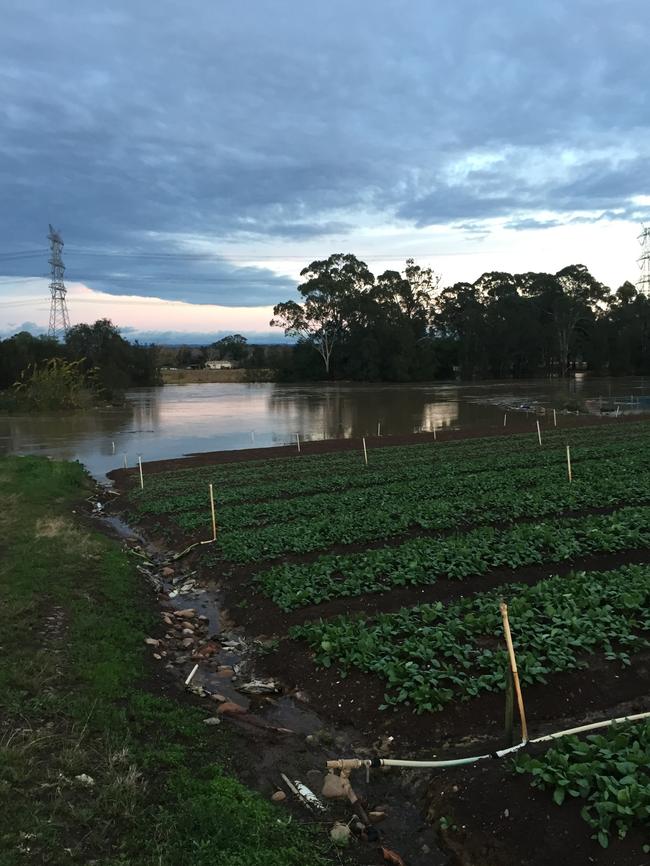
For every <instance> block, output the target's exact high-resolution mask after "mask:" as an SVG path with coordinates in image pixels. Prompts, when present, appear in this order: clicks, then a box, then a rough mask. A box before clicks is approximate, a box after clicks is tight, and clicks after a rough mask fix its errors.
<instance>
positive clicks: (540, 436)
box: [535, 421, 542, 445]
mask: <svg viewBox="0 0 650 866" xmlns="http://www.w3.org/2000/svg"><path fill="white" fill-rule="evenodd" d="M535 423H536V424H537V438H538V439H539V444H540V445H541V444H542V431H541V430H540V429H539V421H536V422H535Z"/></svg>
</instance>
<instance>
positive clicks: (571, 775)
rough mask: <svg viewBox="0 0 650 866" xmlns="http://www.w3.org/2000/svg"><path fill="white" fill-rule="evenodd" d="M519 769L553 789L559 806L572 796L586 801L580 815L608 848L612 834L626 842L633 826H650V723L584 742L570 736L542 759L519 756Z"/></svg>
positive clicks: (613, 730)
mask: <svg viewBox="0 0 650 866" xmlns="http://www.w3.org/2000/svg"><path fill="white" fill-rule="evenodd" d="M515 769H516V770H517V772H518V773H528V774H530V775H532V777H533V780H532V784H533V785H534V786H536V787H539V788H544V789H547V790H549V791H552V794H553V800H554V801H555V803H556V804H557V805H558V806H561V805H562V804H563V803H564V801H565V799H566V798H567V797H573V798H578V799H582V800H584V801H586V802H585V805H584V806H583V808H582V810H581V813H580V814H581V815H582V817H583V818H584V820H585V821H586V822H587V823H588V824H589V826H590V827H591V828H592V829H593V830H594V835H593V837H592V838H594V839H597V840H598V842H599V843H600V844H601V845H602V847H603V848H607V847H608V845H609V842H610V839H611V837H612V835H614V834H615V835H616V836H618V837H619V838H621V839H623V838H625V836H626V835H627V833H628V831H629V830H630V829H631V828H632V827H634V826H644V825H647V824H648V822H650V721H649V720H646V721H641V722H637V723H636V724H629V725H622V726H618V727H613V728H609V729H607V730H606V731H605V732H604V733H599V734H592V735H590V736H587V737H585V738H584V739H581V738H579V737H577V736H571V737H565V738H563V739H561V740H559V741H558V742H557V744H555V745H553V746H552V747H551V748H550V749H548V751H547V752H546V753H545V754H544V755H543V756H542V757H539V758H537V757H533V756H531V755H527V754H523V755H521V756H519V757H518V759H517V761H516V762H515Z"/></svg>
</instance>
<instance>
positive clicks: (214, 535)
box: [208, 484, 217, 541]
mask: <svg viewBox="0 0 650 866" xmlns="http://www.w3.org/2000/svg"><path fill="white" fill-rule="evenodd" d="M208 486H209V488H210V511H211V512H212V540H213V541H216V540H217V517H216V515H215V513H214V492H213V490H212V484H210V485H208Z"/></svg>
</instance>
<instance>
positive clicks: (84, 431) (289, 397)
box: [0, 376, 650, 479]
mask: <svg viewBox="0 0 650 866" xmlns="http://www.w3.org/2000/svg"><path fill="white" fill-rule="evenodd" d="M648 395H650V380H644V379H640V378H635V379H590V378H587V377H581V376H578V378H577V379H571V380H569V381H566V382H560V381H555V380H554V381H549V380H535V381H527V382H474V383H461V382H440V383H435V384H410V385H355V384H349V383H341V384H332V385H321V384H313V385H312V384H309V385H274V384H268V383H264V384H241V385H240V384H223V385H222V384H200V385H165V386H163V387H161V388H142V389H136V390H133V391H130V392H128V394H127V403H126V406H125V407H123V408H120V409H102V410H97V411H90V412H85V413H79V414H75V415H0V453H14V454H46V455H49V456H52V457H57V458H64V459H72V460H74V459H78V460H81V461H82V462H83V463H84V464H85V465H86V466H87V467H88V469H89V470H90V472H92V474H93V475H95V476H96V477H97V478H100V479H101V478H103V477H104V475H105V473H106V472H107V471H109V470H110V469H114V468H116V467H118V466H122V465H124V460H125V457H126V461H127V463H128V465H129V466H133V465H134V464H135V461H136V460H137V456H138V455H139V454H140V455H142V459H143V461H146V460H157V459H162V458H170V457H180V456H181V455H183V454H188V453H192V452H197V451H214V450H221V449H228V450H229V449H234V448H248V447H251V446H256V447H263V446H269V445H280V444H285V443H289V442H295V441H296V434H299V435H300V437H301V439H303V440H309V439H330V438H335V437H359V436H365V435H374V434H376V433H377V425H378V424H379V425H380V429H381V433H382V434H385V435H390V434H397V433H412V432H414V431H416V430H421V429H423V430H431V429H432V428H433V427H434V426H436V427H437V428H440V427H461V428H480V427H488V426H493V425H496V424H498V423H499V421H500V419H501V418H502V417H503V412H504V407H511V408H512V409H514V410H517V411H525V409H526V407H530V408H537V407H545V408H557V409H558V410H561V409H563V408H566V407H571V408H573V409H575V408H579V409H580V410H581V411H591V412H595V413H597V412H598V411H599V409H600V406H601V403H602V406H603V407H604V408H605V409H612V408H614V409H615V407H616V406H618V407H619V411H621V412H629V411H635V412H636V411H639V409H641V408H645V409H646V410H647V409H648V408H650V401H649V400H648Z"/></svg>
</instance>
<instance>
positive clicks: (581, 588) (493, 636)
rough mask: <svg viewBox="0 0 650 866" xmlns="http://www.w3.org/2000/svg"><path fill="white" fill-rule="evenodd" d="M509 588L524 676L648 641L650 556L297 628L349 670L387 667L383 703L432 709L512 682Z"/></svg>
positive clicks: (323, 656) (624, 653) (622, 654)
mask: <svg viewBox="0 0 650 866" xmlns="http://www.w3.org/2000/svg"><path fill="white" fill-rule="evenodd" d="M502 598H505V599H507V601H508V603H509V616H510V624H511V629H512V635H513V641H514V645H515V649H516V652H517V664H518V668H519V673H520V677H521V680H522V683H523V684H524V686H525V685H527V684H530V683H536V682H546V677H547V676H548V675H549V674H551V673H553V672H560V671H567V670H572V669H576V668H579V667H581V666H582V665H583V664H584V662H583V661H581V660H582V659H584V656H585V654H587V653H590V654H595V653H599V654H601V655H604V656H605V657H606V658H607V659H609V660H612V661H613V660H619V661H620V662H622V663H624V664H626V663H629V653H630V652H631V651H632V650H635V649H638V648H640V647H645V646H648V645H649V644H650V641H648V634H647V633H648V632H649V631H650V566H626V567H623V568H620V569H618V570H616V571H610V572H591V573H584V572H580V573H577V574H572V575H568V576H562V577H558V576H556V577H552V578H549V579H547V580H544V581H540V582H539V583H537V584H535V585H534V586H523V585H520V584H512V585H505V586H503V587H500V588H499V589H496V590H493V591H491V592H486V593H482V594H480V595H477V596H472V597H471V598H464V599H460V600H458V601H455V602H453V603H451V604H449V605H447V606H445V605H443V604H442V603H437V604H428V605H420V606H418V607H413V608H409V609H403V610H401V611H399V612H398V613H392V614H382V615H379V616H377V617H376V618H374V619H368V618H363V617H338V618H336V619H333V620H327V621H322V620H321V621H319V622H311V623H308V624H306V625H302V626H298V627H295V628H293V629H292V630H291V632H290V635H291V637H293V638H301V639H304V640H306V641H307V642H308V644H309V646H310V647H311V648H312V650H313V651H314V657H315V661H316V663H317V664H318V665H321V666H324V667H330V666H332V665H334V666H336V667H337V668H338V669H339V671H340V673H341V675H342V676H346V675H347V674H348V673H349V672H350V671H351V670H353V669H357V670H360V671H365V672H368V673H373V674H377V675H378V676H380V677H381V678H382V679H383V680H385V682H386V694H385V698H384V700H385V706H389V705H397V704H405V705H407V706H410V707H412V708H413V710H414V711H415V712H418V713H421V712H424V711H434V710H438V709H441V708H442V707H443V706H444V705H445V704H447V703H449V702H451V701H453V700H455V699H469V698H471V697H473V696H475V695H477V694H479V693H480V692H484V691H497V690H503V689H504V687H505V672H506V669H507V667H506V665H507V656H506V652H505V649H504V648H503V639H502V622H501V616H500V612H499V601H500V600H501V599H502Z"/></svg>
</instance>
